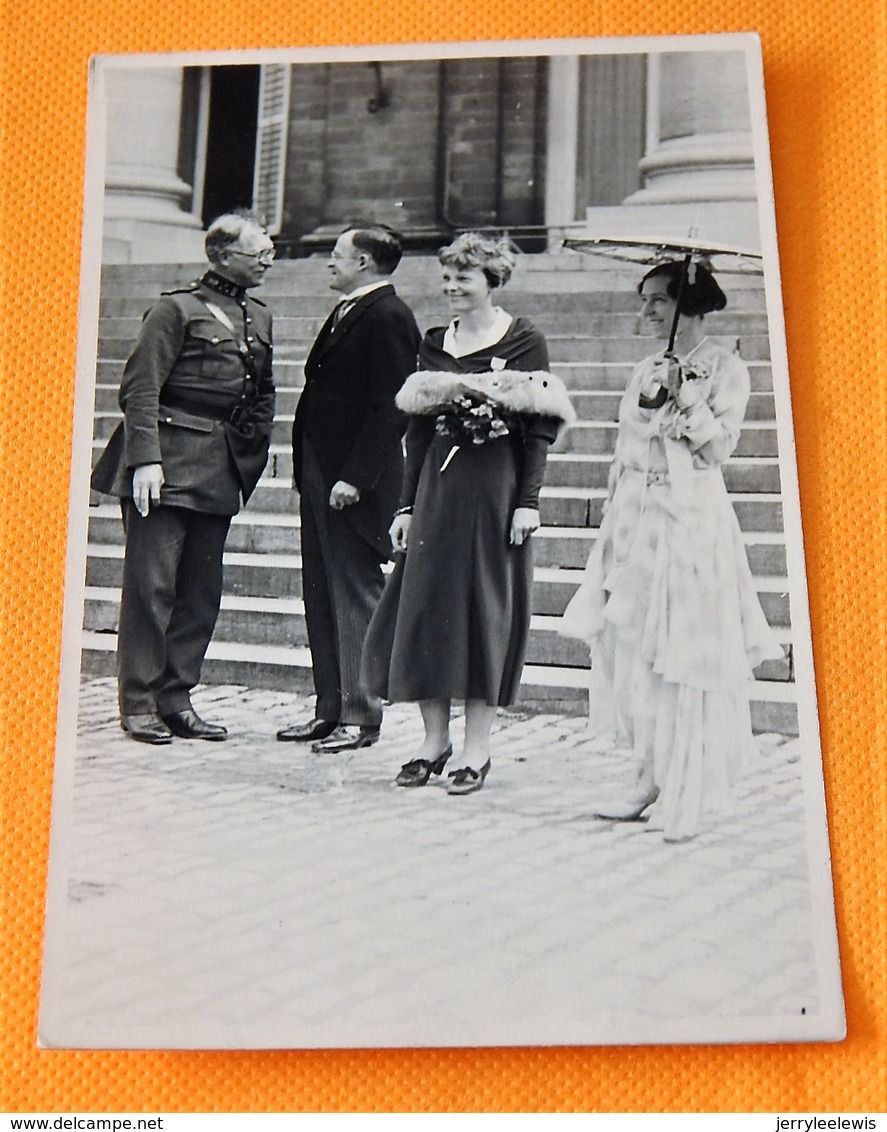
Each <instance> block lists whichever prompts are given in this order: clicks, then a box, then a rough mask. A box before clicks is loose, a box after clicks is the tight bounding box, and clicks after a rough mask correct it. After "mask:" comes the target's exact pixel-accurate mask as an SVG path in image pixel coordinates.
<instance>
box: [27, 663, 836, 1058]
mask: <svg viewBox="0 0 887 1132" xmlns="http://www.w3.org/2000/svg"><path fill="white" fill-rule="evenodd" d="M195 706H196V707H197V709H198V711H200V713H201V714H202V715H203V716H204V717H205V718H207V719H209V720H213V721H220V722H224V723H225V724H226V725H227V726H228V728H229V730H230V731H231V733H232V734H231V738H230V740H229V741H228V742H226V743H223V744H222V743H200V742H187V741H183V740H175V741H174V742H173V744H171V745H170V746H166V747H150V746H145V745H142V744H138V743H134V742H132V741H131V740H129V739H127V738H126V737H125V736H124V735H123V734H122V733H121V731H120V730H119V726H118V723H117V717H116V711H115V692H114V686H113V682H112V681H109V680H91V681H87V682H85V683H84V684H83V686H82V689H81V702H80V717H79V718H80V734H79V742H78V748H77V754H76V761H75V766H74V790H73V809H72V815H71V817H72V826H71V836H70V844H69V848H68V851H67V853H66V854H65V857H66V860H60V859H59V858H58V857H56V858H55V859H54V862H53V867H54V868H58V869H62V870H64V869H65V868H66V866H67V874H68V875H67V881H68V889H67V901H65V900H64V899H63V900H62V901H61V906H60V907H58V906H57V907H56V908H55V909H54V910H53V917H54V918H53V919H52V920H51V928H52V932H51V935H52V939H53V940H54V944H53V948H52V949H51V954H52V955H54V956H55V959H54V960H53V962H52V963H51V964H50V970H49V977H48V978H46V982H45V998H44V1010H43V1018H42V1025H41V1037H42V1040H43V1042H44V1043H45V1044H48V1045H77V1046H90V1045H97V1046H115V1045H125V1046H135V1047H144V1046H153V1045H173V1046H179V1045H181V1046H187V1045H196V1046H204V1047H218V1046H222V1047H224V1046H232V1045H234V1046H251V1047H252V1046H270V1047H274V1046H294V1045H295V1046H305V1045H318V1046H323V1045H354V1046H357V1045H382V1046H391V1045H447V1044H455V1045H488V1044H496V1045H507V1044H525V1043H526V1044H550V1043H556V1044H570V1043H581V1042H587V1041H592V1042H596V1041H606V1040H619V1041H633V1042H634V1041H650V1040H652V1041H661V1040H700V1039H703V1038H704V1039H706V1040H739V1039H740V1038H750V1039H754V1038H756V1037H757V1038H760V1037H761V1036H769V1037H771V1038H774V1037H781V1036H788V1037H791V1036H794V1037H801V1036H803V1035H804V1033H805V1030H804V1027H805V1026H806V1025H808V1024H809V1025H811V1026H812V1027H814V1028H815V1025H816V1017H817V1012H818V1010H819V1007H820V998H821V993H820V990H819V989H818V988H819V985H820V984H819V983H818V977H817V961H816V953H815V945H814V936H815V933H814V925H813V913H812V905H811V895H810V887H809V883H808V862H807V849H806V844H807V841H806V834H805V828H804V810H803V800H802V788H801V776H800V767H799V756H800V751H799V743H798V741H797V740H790V741H785V740H784V739H783V738H782V737H781V736H776V735H770V736H763V737H761V739H760V743H759V751H758V755H757V757H756V759H755V761H754V763H753V765H751V766H749V767H748V769H747V773H746V775H745V777H744V778H743V780H742V782H741V788H740V791H739V796H738V805H737V808H736V810H735V813H733V814H732V815H731V816H730V817H729V819H727V820H723V821H721V822H720V823H719V824H717V825H713V826H712V827H711V828H710V829H708V830H706V831H705V832H703V833H702V834H700V835H699V836H698V837H697V838H695V839H694V840H692V841H689V842H686V843H682V844H676V845H675V844H671V845H670V844H666V843H664V842H663V840H662V836H661V834H659V833H656V832H654V831H648V830H646V829H645V827H644V824H643V823H642V822H631V823H618V822H612V821H603V820H600V819H596V818H594V817H592V816H591V814H590V812H589V811H590V800H591V799H592V798H594V797H595V796H597V795H599V794H600V793H601V792H602V791H605V790H606V788H608V787H610V788H612V787H613V785H614V784H618V783H619V782H620V780H621V776H622V773H623V772H622V768H621V767H620V766H619V763H618V760H616V759H615V758H614V756H613V755H612V754H607V753H605V752H601V751H599V750H596V749H595V747H594V744H593V743H592V742H591V740H590V739H589V737H588V733H587V731H586V728H585V720H584V719H581V718H573V717H562V716H553V715H535V716H526V715H521V714H517V713H504V712H503V713H500V715H499V718H498V720H497V724H496V728H495V731H494V737H493V756H492V758H493V769H492V771H491V773H490V777H489V778H488V780H487V784H486V786H485V788H484V789H483V790H482V791H480V792H478V793H476V794H474V795H471V796H469V797H462V798H457V797H450V796H449V795H447V793H446V791H445V790H444V789H441V788H440V786H434V785H429V786H428V787H426V788H424V789H421V790H402V789H398V788H396V787H395V786H394V784H393V777H394V773H395V772H396V770H397V768H398V767H399V766H400V764H401V762H404V761H405V760H406V759H407V758H409V757H410V756H411V754H412V752H413V751H414V750H415V749H416V747H417V746H418V742H419V738H420V735H421V731H422V729H421V722H420V720H419V716H418V712H417V710H416V709H415V707H413V706H410V705H405V706H397V707H393V708H391V709H389V711H388V713H387V714H386V718H385V724H384V728H383V735H382V739H381V741H380V742H379V743H378V744H377V745H376V746H374V747H372V748H370V749H368V750H364V751H360V752H350V753H346V754H341V755H336V756H329V755H326V756H320V755H315V754H312V753H311V752H310V750H308V749H306V748H305V747H304V746H303V745H302V744H290V743H286V744H284V743H278V742H277V741H276V740H275V738H274V732H275V730H276V729H277V728H278V727H280V726H284V725H286V724H288V723H291V722H293V721H294V720H297V719H300V718H306V717H308V716H310V714H311V710H310V709H311V701H310V700H309V699H308V698H307V697H304V696H299V695H285V694H282V693H277V692H267V691H254V690H250V689H246V688H240V687H204V688H201V689H198V691H197V693H196V694H195ZM459 722H460V723H461V721H459ZM458 730H459V728H458V724H457V732H456V734H457V736H458Z"/></svg>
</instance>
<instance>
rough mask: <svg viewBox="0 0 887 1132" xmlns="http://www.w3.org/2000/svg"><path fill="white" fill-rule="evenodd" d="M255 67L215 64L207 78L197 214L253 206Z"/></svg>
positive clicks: (256, 110) (256, 105) (204, 217)
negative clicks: (198, 210)
mask: <svg viewBox="0 0 887 1132" xmlns="http://www.w3.org/2000/svg"><path fill="white" fill-rule="evenodd" d="M260 70H261V69H260V67H258V66H233V67H213V68H211V70H210V78H209V114H208V119H207V129H206V163H205V166H204V182H203V201H202V207H201V219H202V221H203V223H204V225H207V224H208V223H209V222H210V221H211V220H213V219H214V218H215V217H216V216H219V215H220V214H221V213H223V212H228V211H230V210H231V209H233V208H251V207H252V204H253V175H254V171H255V163H256V138H257V135H258V115H259V77H260Z"/></svg>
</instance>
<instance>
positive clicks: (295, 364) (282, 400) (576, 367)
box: [95, 357, 773, 420]
mask: <svg viewBox="0 0 887 1132" xmlns="http://www.w3.org/2000/svg"><path fill="white" fill-rule="evenodd" d="M123 364H124V363H123V360H122V359H121V360H120V361H111V360H109V359H107V358H105V359H102V360H101V362H100V363H99V365H100V367H101V373H102V374H103V375H104V377H105V378H107V380H102V381H99V382H97V383H96V386H95V409H96V411H97V412H100V413H115V412H118V411H119V406H118V401H117V395H118V392H119V389H120V378H121V376H122V374H123ZM274 368H275V385H276V387H277V413H278V416H281V417H288V418H289V419H290V420H292V416H293V413H294V412H295V411H296V403H297V401H298V399H299V395H300V394H301V392H302V388H303V385H304V375H303V361H302V360H301V359H300V360H293V359H289V360H288V359H286V358H283V359H281V358H279V357H278V358H276V359H275V367H274ZM551 368H552V371H553V372H554V373H556V374H557V375H558V377H560V378H561V380H562V381H563V383H564V384H565V385H566V386H567V388H568V389H571V390H576V391H581V390H583V389H588V390H598V391H600V392H612V393H618V394H619V395H621V394H622V393H623V392H624V390H625V386H626V385H627V383H628V379H629V378H630V376H631V370H632V364H631V363H630V362H600V363H598V364H594V365H586V364H585V363H584V362H555V363H554V364H553V365H552V367H551ZM748 368H749V373H750V376H751V389H752V392H753V393H769V392H772V390H773V373H772V369H771V366H770V363H769V362H752V363H750V364H749V367H748Z"/></svg>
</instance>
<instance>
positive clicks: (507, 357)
mask: <svg viewBox="0 0 887 1132" xmlns="http://www.w3.org/2000/svg"><path fill="white" fill-rule="evenodd" d="M444 333H445V328H444V327H437V328H435V329H433V330H430V331H429V332H428V334H427V335H426V337H425V339H424V341H423V343H422V346H421V349H420V353H419V366H420V369H422V370H446V371H449V372H452V373H484V372H487V371H489V370H490V369H491V363H492V359H494V358H495V359H498V360H497V363H496V364H497V367H501V364H502V361H504V362H505V368H508V369H516V370H522V371H532V370H540V369H547V367H548V350H547V347H546V344H545V339H544V338H543V337H542V335H541V334H540V333H539V332H538V331H537V330H536V329H535V327H533V326H532V324H531V323H529V322H527V321H526V320H525V319H520V318H517V319H514V320H513V321H512V323H511V326H510V327H509V329H508V330H507V331H506V333H505V335H504V336H503V337H502V338H501V339H500V340H499V341H498V342H497V343H496V344H495V345H494V346H492V347H489V348H486V349H483V350H479V351H478V352H476V353H473V354H469V355H466V356H464V357H461V358H454V357H453V356H452V355H451V354H449V353H447V352H446V351H445V350H444V348H443V339H444ZM558 424H559V422H558V421H557V420H554V419H552V418H549V417H540V416H524V417H522V419H521V425H522V427H521V428H520V429H519V430H516V431H515V432H512V433H511V434H510V435H508V436H507V437H502V438H500V439H496V440H488V441H487V442H486V443H484V444H481V445H477V446H471V445H465V444H463V445H462V446H460V447H459V449H458V451H457V452H456V453H455V455H454V456H452V457H451V458H450V460H449V463H448V464H447V466H446V467H445V468H444V469H443V471H441V469H442V467H443V465H444V464H445V462H446V461H447V457H448V456H449V455H450V452H451V449H452V448H453V441H452V439H451V438H449V437H445V436H440V435H437V434H436V432H435V417H434V416H433V415H431V416H413V417H411V418H410V423H409V426H408V428H407V462H406V470H405V474H404V489H403V494H402V499H401V505H402V506H412V507H413V521H412V526H411V528H410V534H409V546H408V550H407V552H406V553H405V554H399V555H397V561H396V564H395V568H394V570H393V572H392V574H391V577H390V578H389V580H388V583H387V585H386V588H385V592H384V593H383V595H382V598H381V601H380V603H379V605H378V606H377V608H376V612H375V614H374V615H373V619H372V621H371V623H370V627H369V631H368V633H367V639H366V644H365V647H364V651H363V679H364V681H365V683H366V684H367V686H368V687H369V688H370V689H371V690H372V691H373V692H374V693H375V694H377V695H380V696H382V697H383V698H384V699H388V700H391V701H394V702H412V701H419V700H439V699H457V700H482V701H485V702H486V703H488V704H491V705H502V706H504V705H507V704H510V703H513V702H514V700H515V698H516V696H517V691H518V688H519V686H520V679H521V671H522V669H523V662H524V654H525V652H526V644H527V637H528V634H529V626H530V610H531V593H532V585H533V549H532V539H526V540H525V541H524V543H523V544H522V545H521V546H511V545H510V543H509V534H510V529H511V519H512V515H513V514H514V511H515V509H516V508H517V507H531V508H537V507H538V505H539V490H540V488H541V486H542V478H543V475H544V471H545V461H546V457H547V451H548V446H549V444H550V443H551V441H552V440H554V438H555V436H556V435H557V428H558Z"/></svg>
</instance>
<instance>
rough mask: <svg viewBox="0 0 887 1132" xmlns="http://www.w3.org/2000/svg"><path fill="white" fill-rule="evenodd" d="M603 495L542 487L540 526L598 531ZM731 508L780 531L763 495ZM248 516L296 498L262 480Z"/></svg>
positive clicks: (289, 505)
mask: <svg viewBox="0 0 887 1132" xmlns="http://www.w3.org/2000/svg"><path fill="white" fill-rule="evenodd" d="M604 496H605V491H604V489H603V488H592V487H548V486H544V487H543V488H542V491H541V493H540V497H539V512H540V515H541V519H542V524H543V525H544V526H547V527H599V526H600V523H601V517H602V508H603V502H604ZM731 502H732V504H733V508H734V510H735V511H736V516H737V518H738V520H739V526H740V527H741V529H742V530H744V531H781V530H782V529H783V525H782V502H781V500H780V499H779V498H778V497H774V496H773V495H769V494H766V493H760V492H758V493H748V494H746V495H741V496H740V495H734V496H733V497H732V498H731ZM249 507H250V510H251V511H252V512H256V511H260V512H274V513H277V514H281V515H294V514H295V513H296V511H297V510H298V496H297V495H296V493H295V492H294V491H293V490H292V487H291V485H290V482H289V480H288V479H286V478H284V477H277V478H269V477H268V476H266V477H265V478H264V479H262V480H261V481H260V483H259V486H258V487H257V488H256V490H255V492H254V493H253V495H252V496H251V497H250V502H249Z"/></svg>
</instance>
